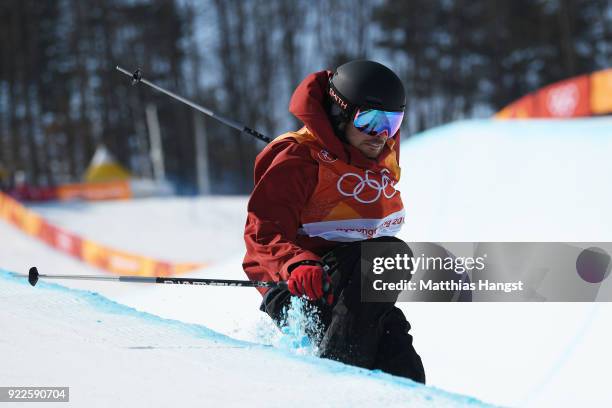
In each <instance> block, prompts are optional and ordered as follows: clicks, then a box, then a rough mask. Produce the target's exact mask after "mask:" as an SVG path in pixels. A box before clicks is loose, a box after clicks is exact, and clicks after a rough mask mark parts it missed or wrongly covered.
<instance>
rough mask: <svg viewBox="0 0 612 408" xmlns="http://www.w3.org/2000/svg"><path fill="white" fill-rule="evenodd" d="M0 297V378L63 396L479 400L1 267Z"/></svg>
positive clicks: (274, 401) (82, 402)
mask: <svg viewBox="0 0 612 408" xmlns="http://www.w3.org/2000/svg"><path fill="white" fill-rule="evenodd" d="M0 299H1V300H2V302H3V304H5V305H6V304H10V305H11V308H1V309H0V320H1V321H2V323H3V329H4V330H3V335H2V342H1V343H0V344H1V347H2V352H3V353H2V357H3V364H2V367H3V369H2V370H0V383H2V384H44V386H70V402H69V403H66V404H62V405H68V404H72V405H73V406H87V407H108V406H116V405H120V406H147V407H161V406H171V405H175V404H177V405H180V406H208V405H214V406H224V407H226V406H227V407H239V406H245V405H248V406H265V407H286V406H287V405H288V404H291V405H292V406H313V405H314V406H351V407H353V406H354V407H357V406H363V407H371V406H375V405H385V406H388V407H395V406H397V407H404V406H411V407H428V406H432V405H435V406H439V407H484V406H488V405H485V404H482V403H480V402H479V401H477V400H475V399H473V398H469V397H462V396H458V395H453V394H450V393H447V392H445V391H442V390H437V389H435V388H431V387H429V388H428V387H424V386H420V385H418V384H416V383H414V382H412V381H410V380H405V379H400V378H397V377H392V376H390V375H387V374H384V373H381V372H372V371H369V370H363V369H358V368H355V367H351V366H347V365H344V364H340V363H336V362H333V361H329V360H321V359H318V358H316V357H311V356H297V355H295V354H292V353H291V352H289V351H287V350H282V349H278V348H273V347H265V346H262V345H258V344H254V343H248V342H244V341H238V340H234V339H232V338H230V337H227V336H223V335H220V334H218V333H215V332H214V331H212V330H210V329H208V328H206V327H204V326H200V325H194V324H186V323H181V322H179V321H176V320H167V319H162V318H159V317H157V316H155V315H152V314H149V313H143V312H139V311H136V310H135V309H131V308H128V307H126V306H123V305H121V304H119V303H115V302H113V301H110V300H108V299H106V298H104V297H103V296H100V295H99V294H97V293H95V292H86V291H81V290H75V289H68V288H66V287H64V286H60V285H57V284H47V283H44V282H41V283H39V284H38V286H37V287H36V288H35V289H34V288H31V287H29V286H28V284H27V283H26V282H25V281H24V280H23V279H19V280H17V278H15V277H13V276H12V275H10V274H8V273H6V272H0ZM26 334H27V335H26ZM45 340H46V341H45ZM7 367H10V372H9V371H8V370H7V369H6V368H7Z"/></svg>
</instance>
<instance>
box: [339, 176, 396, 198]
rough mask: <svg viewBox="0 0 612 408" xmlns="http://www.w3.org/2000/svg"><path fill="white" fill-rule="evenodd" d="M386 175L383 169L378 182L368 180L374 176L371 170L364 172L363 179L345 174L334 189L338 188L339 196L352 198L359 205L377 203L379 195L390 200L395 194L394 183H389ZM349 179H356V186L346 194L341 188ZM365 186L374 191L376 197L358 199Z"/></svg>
mask: <svg viewBox="0 0 612 408" xmlns="http://www.w3.org/2000/svg"><path fill="white" fill-rule="evenodd" d="M388 173H389V170H388V169H383V170H382V171H381V172H380V176H381V177H380V181H378V180H375V179H373V178H370V175H373V174H375V173H374V172H373V171H371V170H366V172H365V179H364V178H363V177H361V176H360V175H359V174H357V173H346V174H343V175H342V177H340V179H338V183H337V184H336V187H337V188H338V192H340V194H342V195H343V196H345V197H353V198H354V199H355V200H357V201H359V202H360V203H363V204H371V203H373V202H375V201H377V200H378V199H379V198H380V196H381V195H384V196H385V197H386V198H392V197H393V196H394V195H395V194H396V193H397V190H396V189H395V183H394V182H393V181H391V178H390V177H389V176H388V175H387V174H388ZM349 177H354V178H356V179H357V184H355V187H353V191H350V192H346V191H344V189H343V188H342V182H343V181H344V180H345V179H347V178H349ZM366 186H367V187H369V188H371V189H373V190H374V191H376V195H375V196H374V198H372V199H369V200H368V199H365V198H361V197H360V195H361V193H362V192H363V191H364V190H365V188H366Z"/></svg>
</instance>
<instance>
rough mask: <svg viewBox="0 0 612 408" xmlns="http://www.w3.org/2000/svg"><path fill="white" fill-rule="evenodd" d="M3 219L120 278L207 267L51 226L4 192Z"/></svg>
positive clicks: (0, 205) (0, 207)
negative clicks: (149, 254)
mask: <svg viewBox="0 0 612 408" xmlns="http://www.w3.org/2000/svg"><path fill="white" fill-rule="evenodd" d="M0 219H3V220H5V221H7V222H8V223H10V224H12V225H14V226H15V227H17V228H19V229H20V230H21V231H23V232H24V233H26V234H28V235H30V236H32V237H35V238H37V239H39V240H41V241H43V242H45V243H46V244H47V245H49V246H51V247H53V248H54V249H56V250H57V251H59V252H62V253H64V254H66V255H70V256H72V257H74V258H77V259H80V260H82V261H83V262H85V263H87V264H89V265H93V266H96V267H98V268H101V269H104V270H107V271H108V272H111V273H115V274H119V275H139V276H168V275H178V274H182V273H186V272H189V271H192V270H194V269H197V268H201V267H203V266H205V264H201V263H172V262H167V261H161V260H157V259H153V258H149V257H146V256H142V255H137V254H132V253H129V252H125V251H121V250H118V249H115V248H111V247H108V246H105V245H102V244H99V243H97V242H94V241H91V240H88V239H85V238H82V237H80V236H78V235H76V234H75V233H73V232H70V231H66V230H65V229H63V228H60V227H58V226H56V225H53V224H51V223H49V222H48V221H47V220H45V219H44V218H43V217H41V216H40V215H38V214H36V213H35V212H34V211H32V210H29V209H27V208H26V207H25V206H23V205H22V204H21V203H19V202H18V201H17V200H15V199H13V198H11V197H9V196H8V195H6V194H4V193H1V192H0Z"/></svg>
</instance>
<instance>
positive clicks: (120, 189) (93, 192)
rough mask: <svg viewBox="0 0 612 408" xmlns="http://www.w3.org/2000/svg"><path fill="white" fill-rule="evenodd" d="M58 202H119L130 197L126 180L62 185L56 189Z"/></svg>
mask: <svg viewBox="0 0 612 408" xmlns="http://www.w3.org/2000/svg"><path fill="white" fill-rule="evenodd" d="M56 194H57V198H58V199H59V200H62V201H64V200H74V199H81V200H121V199H128V198H131V197H132V190H131V188H130V182H129V181H128V180H120V181H105V182H97V183H78V184H64V185H61V186H58V187H57V188H56Z"/></svg>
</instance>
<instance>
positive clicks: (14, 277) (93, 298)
mask: <svg viewBox="0 0 612 408" xmlns="http://www.w3.org/2000/svg"><path fill="white" fill-rule="evenodd" d="M0 278H2V279H5V280H8V281H11V282H14V283H17V284H20V285H25V286H31V285H30V283H29V282H28V279H27V278H25V277H22V276H19V275H18V274H16V273H14V272H7V271H4V270H1V269H0ZM32 290H53V291H57V292H63V293H64V294H66V295H67V296H71V297H73V298H76V299H80V300H83V301H85V302H86V303H87V304H89V305H90V306H92V307H93V308H95V309H96V310H98V311H101V312H104V313H111V314H115V315H124V316H133V317H138V318H141V319H144V320H146V321H147V322H149V323H154V324H161V325H165V326H168V327H172V328H174V329H177V330H180V331H183V332H187V333H189V334H191V335H193V336H195V337H197V338H207V339H211V340H214V341H223V342H228V343H231V344H232V345H240V346H248V345H251V346H255V345H254V344H249V343H247V342H243V341H239V340H236V339H232V338H231V337H228V336H225V335H223V334H219V333H217V332H215V331H213V330H210V329H208V328H206V327H204V326H201V325H197V324H189V323H184V322H180V321H178V320H171V319H163V318H161V317H159V316H156V315H153V314H151V313H146V312H141V311H139V310H136V309H133V308H131V307H128V306H125V305H122V304H121V303H117V302H114V301H112V300H110V299H108V298H106V297H104V296H102V295H100V294H98V293H96V292H92V291H86V290H80V289H72V288H68V287H66V286H62V285H59V284H57V283H49V282H43V281H42V280H39V281H38V283H36V287H32Z"/></svg>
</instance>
